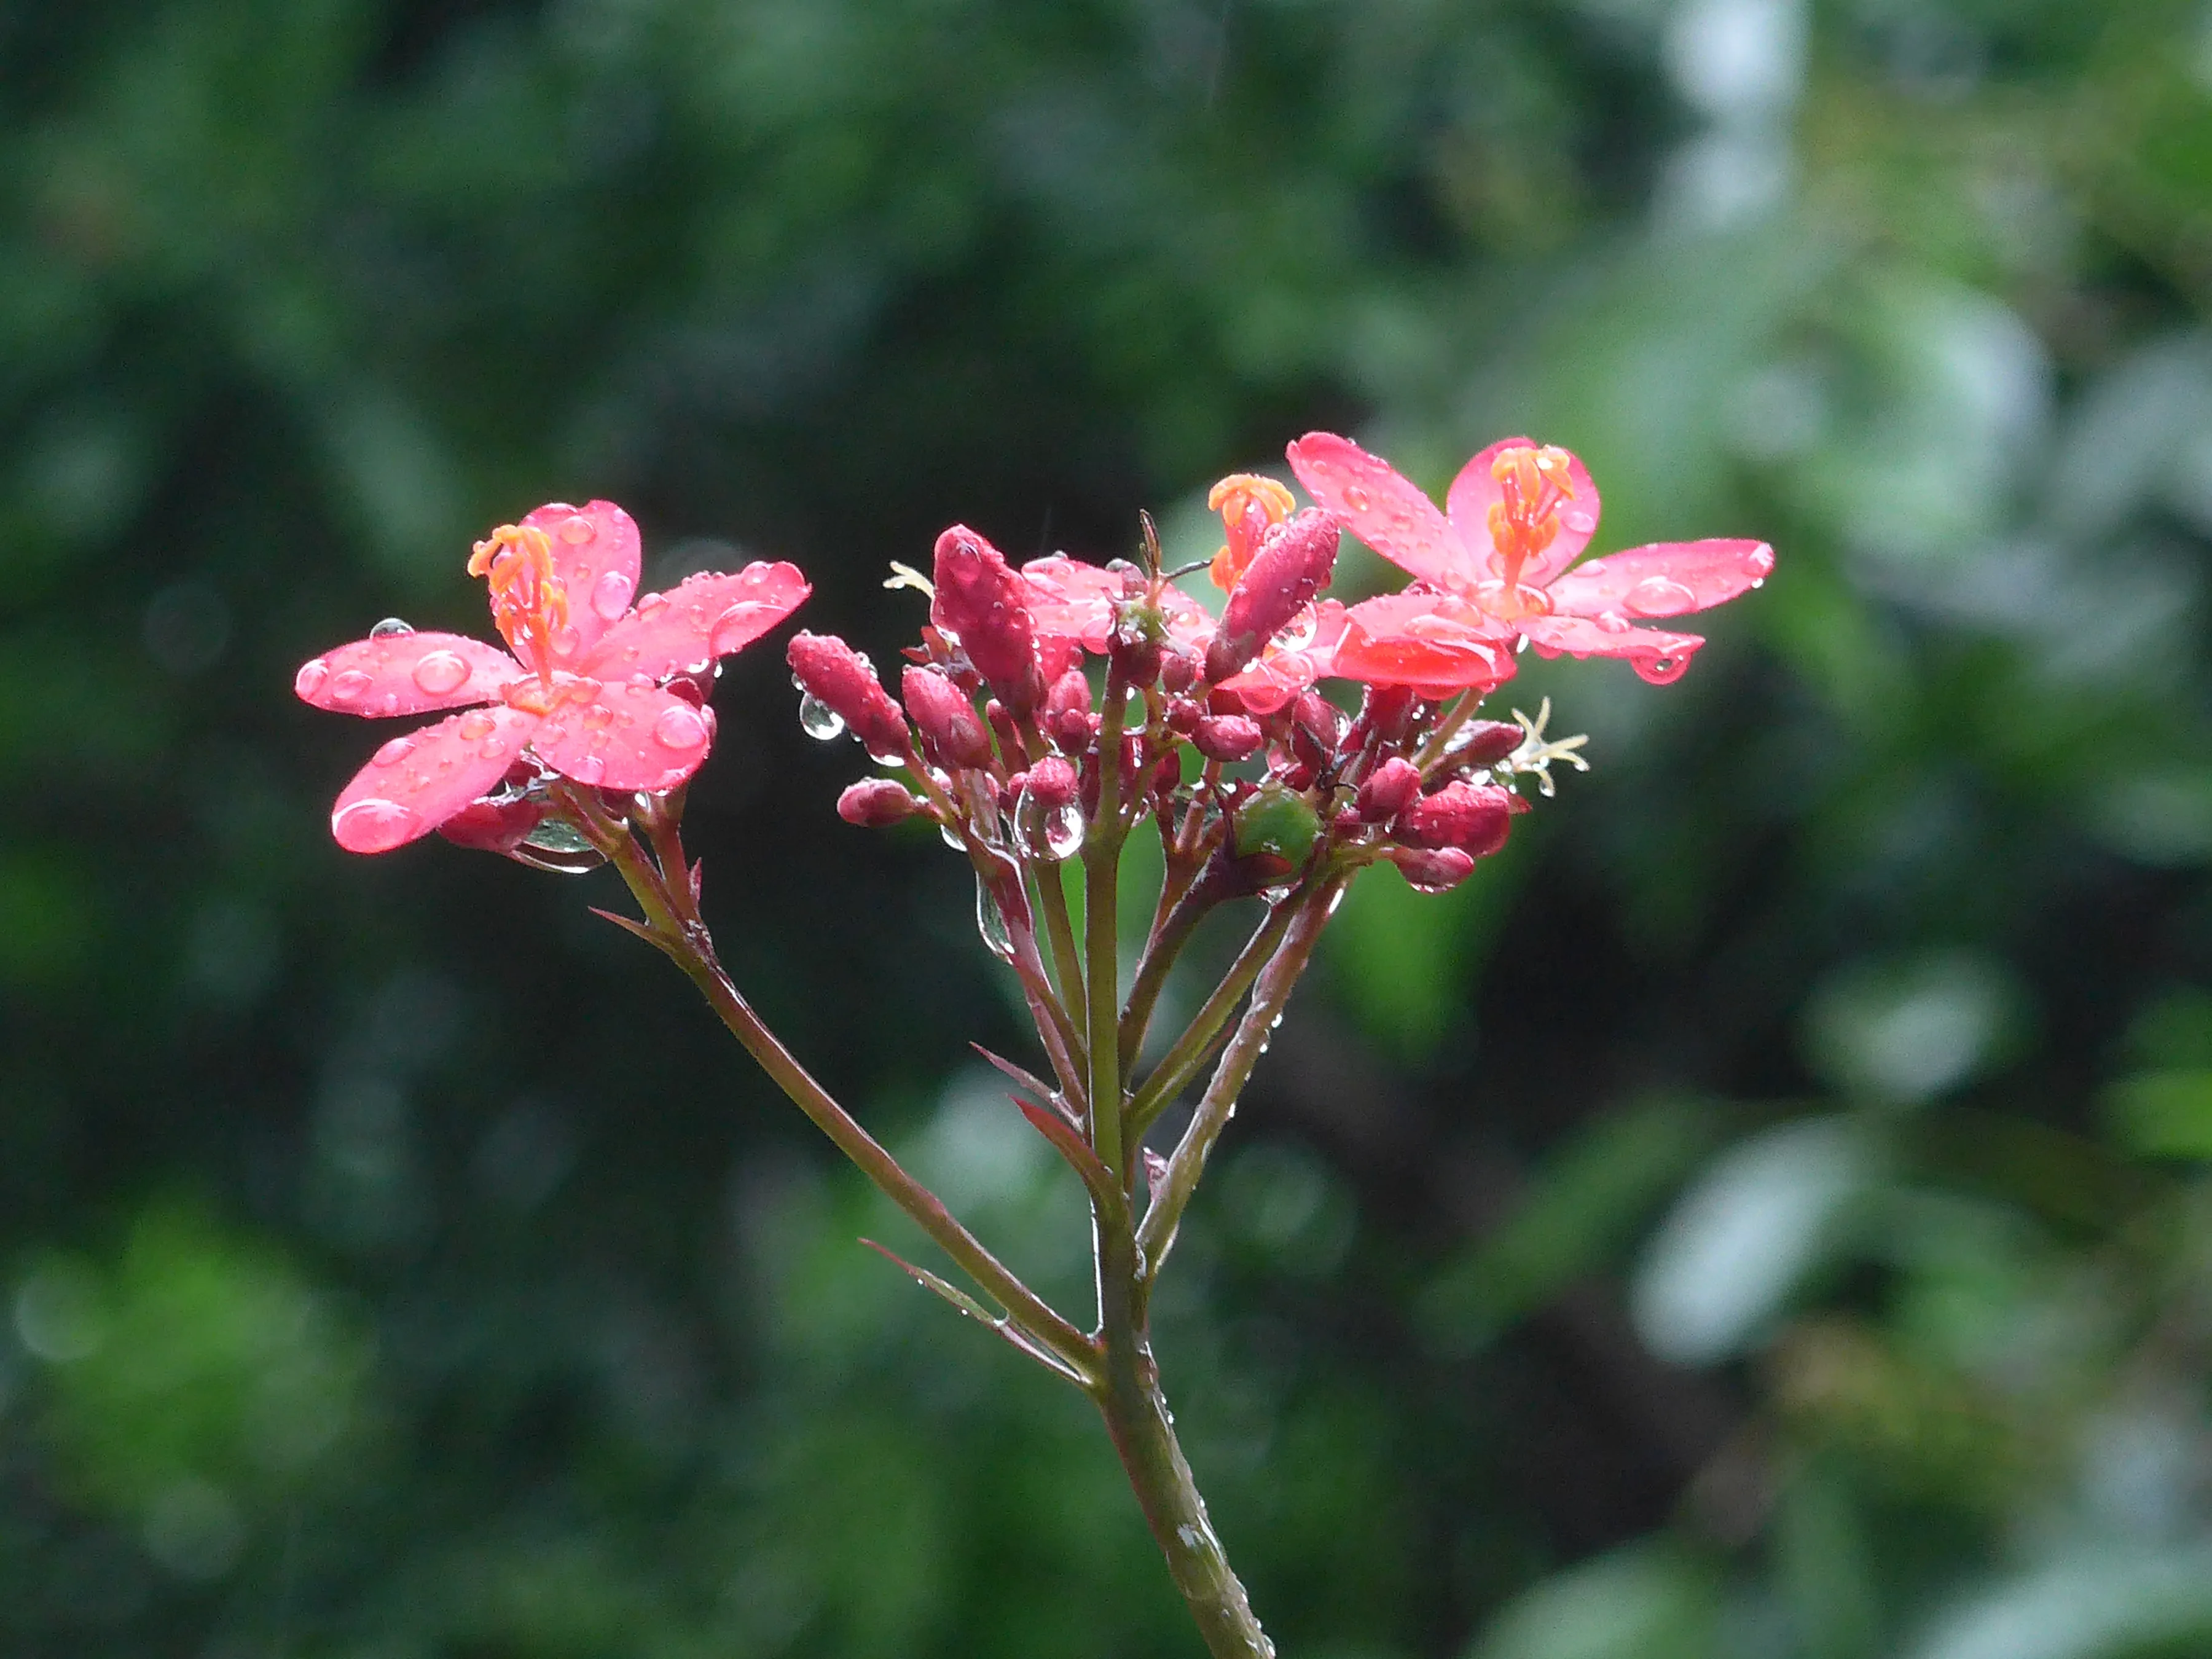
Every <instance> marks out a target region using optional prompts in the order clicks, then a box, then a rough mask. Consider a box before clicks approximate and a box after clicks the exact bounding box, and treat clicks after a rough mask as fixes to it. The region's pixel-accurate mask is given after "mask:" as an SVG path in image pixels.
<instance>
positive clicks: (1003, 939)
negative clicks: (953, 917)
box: [975, 876, 1014, 958]
mask: <svg viewBox="0 0 2212 1659" xmlns="http://www.w3.org/2000/svg"><path fill="white" fill-rule="evenodd" d="M975 931H976V932H977V933H980V934H981V935H982V936H983V943H984V944H985V945H987V946H988V947H989V949H990V951H991V952H992V954H993V955H994V956H1000V957H1009V958H1011V957H1012V956H1013V954H1014V936H1013V933H1012V931H1011V930H1010V929H1009V928H1008V927H1007V926H1006V913H1005V912H1004V911H1002V910H1000V908H999V901H998V900H997V899H996V898H994V896H992V893H991V887H990V884H989V883H987V882H986V881H985V880H984V879H983V878H981V876H978V877H976V878H975Z"/></svg>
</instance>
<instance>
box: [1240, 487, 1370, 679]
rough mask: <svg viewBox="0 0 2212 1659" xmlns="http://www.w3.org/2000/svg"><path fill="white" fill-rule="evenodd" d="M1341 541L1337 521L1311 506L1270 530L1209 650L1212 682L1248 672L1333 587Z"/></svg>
mask: <svg viewBox="0 0 2212 1659" xmlns="http://www.w3.org/2000/svg"><path fill="white" fill-rule="evenodd" d="M1340 539H1341V535H1340V532H1339V531H1338V529H1337V527H1336V521H1335V520H1333V519H1331V518H1330V517H1329V516H1328V513H1324V512H1322V510H1321V509H1320V508H1319V507H1308V508H1307V509H1306V510H1305V511H1304V512H1303V513H1298V514H1297V516H1295V517H1294V518H1292V519H1291V520H1289V521H1288V522H1287V523H1284V524H1279V525H1277V526H1275V527H1274V528H1273V530H1270V531H1269V532H1267V538H1266V539H1265V540H1263V541H1262V542H1261V544H1260V550H1259V551H1258V552H1257V553H1255V554H1254V555H1253V556H1252V562H1251V563H1250V564H1249V565H1248V566H1247V567H1246V568H1245V571H1244V574H1243V577H1242V578H1240V579H1239V580H1238V581H1237V589H1236V591H1235V592H1232V593H1231V594H1230V596H1229V604H1228V606H1227V608H1226V609H1225V610H1224V611H1223V612H1222V613H1221V628H1220V631H1219V632H1218V633H1217V634H1215V635H1214V636H1213V643H1212V645H1210V646H1208V647H1206V678H1207V679H1209V680H1212V681H1214V682H1215V683H1217V684H1218V683H1219V682H1220V681H1222V680H1225V679H1227V678H1230V677H1231V675H1233V674H1237V673H1239V672H1241V671H1243V669H1245V668H1246V667H1248V666H1249V665H1250V664H1251V662H1252V659H1254V658H1255V657H1257V656H1258V655H1259V654H1260V651H1261V647H1263V646H1265V645H1266V644H1267V641H1269V640H1271V639H1273V637H1274V636H1275V635H1277V634H1278V633H1279V632H1280V631H1281V630H1282V629H1284V628H1285V626H1286V625H1287V624H1288V623H1289V622H1290V620H1291V617H1295V616H1297V614H1298V612H1299V611H1303V610H1304V609H1305V607H1306V605H1308V604H1309V603H1310V602H1311V600H1312V599H1313V597H1314V595H1315V594H1316V593H1318V592H1321V590H1322V588H1324V587H1326V586H1328V579H1329V575H1330V574H1331V573H1332V572H1333V571H1334V569H1335V568H1336V549H1337V544H1338V542H1339V541H1340Z"/></svg>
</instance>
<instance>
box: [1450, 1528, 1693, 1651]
mask: <svg viewBox="0 0 2212 1659" xmlns="http://www.w3.org/2000/svg"><path fill="white" fill-rule="evenodd" d="M1717 1614H1718V1598H1717V1596H1716V1595H1715V1593H1714V1588H1713V1585H1712V1583H1711V1581H1710V1579H1709V1578H1708V1577H1706V1575H1705V1573H1704V1572H1703V1571H1700V1570H1699V1568H1698V1567H1696V1566H1695V1565H1692V1564H1691V1563H1690V1562H1688V1561H1686V1560H1684V1559H1680V1558H1679V1557H1677V1556H1676V1555H1674V1554H1673V1553H1671V1552H1668V1551H1667V1550H1665V1549H1656V1548H1643V1549H1635V1550H1626V1551H1623V1552H1621V1553H1619V1554H1616V1555H1611V1556H1606V1557H1601V1559H1598V1560H1595V1561H1593V1562H1590V1563H1589V1564H1588V1565H1584V1566H1580V1567H1577V1568H1576V1569H1574V1570H1573V1571H1571V1572H1565V1573H1561V1574H1559V1576H1557V1577H1553V1578H1548V1579H1546V1580H1545V1581H1544V1582H1543V1583H1540V1584H1538V1585H1537V1586H1536V1587H1535V1588H1534V1589H1531V1590H1528V1591H1527V1592H1525V1593H1524V1594H1522V1595H1521V1596H1520V1597H1519V1598H1518V1599H1516V1601H1513V1602H1512V1603H1511V1604H1510V1606H1509V1607H1506V1608H1505V1610H1504V1612H1503V1613H1499V1614H1498V1617H1497V1618H1496V1619H1494V1620H1492V1621H1491V1625H1490V1627H1489V1629H1488V1630H1486V1632H1484V1633H1483V1636H1482V1638H1481V1639H1480V1641H1478V1642H1477V1643H1476V1644H1474V1647H1472V1648H1470V1649H1469V1650H1468V1659H1712V1655H1713V1652H1714V1646H1715V1643H1716V1641H1717V1638H1718V1635H1719V1632H1718V1628H1717V1625H1718V1618H1717Z"/></svg>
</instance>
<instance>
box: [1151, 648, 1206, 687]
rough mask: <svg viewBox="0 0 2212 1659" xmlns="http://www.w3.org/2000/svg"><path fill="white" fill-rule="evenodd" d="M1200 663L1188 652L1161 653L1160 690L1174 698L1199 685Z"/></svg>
mask: <svg viewBox="0 0 2212 1659" xmlns="http://www.w3.org/2000/svg"><path fill="white" fill-rule="evenodd" d="M1198 670H1199V662H1198V659H1197V658H1196V657H1194V656H1193V655H1191V653H1189V652H1188V651H1163V652H1162V653H1160V689H1161V690H1164V691H1166V692H1168V693H1169V694H1170V695H1171V696H1182V694H1183V693H1184V692H1186V691H1188V690H1190V688H1191V687H1192V686H1194V685H1196V684H1198Z"/></svg>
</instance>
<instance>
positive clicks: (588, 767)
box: [530, 681, 714, 794]
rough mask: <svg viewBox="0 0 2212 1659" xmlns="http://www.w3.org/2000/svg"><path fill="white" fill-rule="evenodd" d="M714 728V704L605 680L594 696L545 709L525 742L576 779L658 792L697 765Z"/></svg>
mask: <svg viewBox="0 0 2212 1659" xmlns="http://www.w3.org/2000/svg"><path fill="white" fill-rule="evenodd" d="M713 739H714V711H713V710H712V709H708V708H696V707H694V706H693V705H692V704H691V703H689V702H685V701H684V699H683V698H682V697H679V696H677V695H676V694H675V693H674V692H672V691H664V690H661V689H660V688H659V686H656V685H653V684H648V683H644V682H640V681H628V682H624V681H609V682H607V683H606V684H604V685H602V686H601V688H600V690H599V695H598V696H596V697H594V698H592V700H591V701H589V702H583V701H575V702H565V703H563V704H562V705H561V707H559V708H556V709H555V710H554V711H553V712H552V713H551V714H549V715H547V716H546V717H545V723H544V725H543V726H539V727H538V730H537V731H536V732H535V733H533V734H532V738H531V739H530V746H531V748H532V750H535V751H536V753H537V756H538V759H540V760H542V761H544V763H546V764H547V765H548V766H550V767H551V768H552V769H554V770H555V771H556V772H558V773H560V774H561V775H562V776H564V777H571V778H574V779H575V781H577V782H579V783H586V784H591V785H593V786H595V787H600V788H605V789H629V790H636V791H640V792H641V793H647V794H657V793H659V792H660V791H662V790H664V789H673V788H674V787H676V786H677V785H678V784H679V783H681V782H683V781H684V779H686V778H688V777H690V775H692V774H693V773H694V772H696V771H697V770H698V769H699V763H700V762H702V761H703V760H705V759H706V758H707V750H708V744H710V743H711V742H712V741H713Z"/></svg>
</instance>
